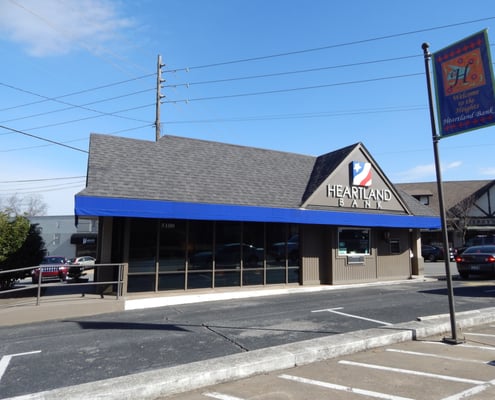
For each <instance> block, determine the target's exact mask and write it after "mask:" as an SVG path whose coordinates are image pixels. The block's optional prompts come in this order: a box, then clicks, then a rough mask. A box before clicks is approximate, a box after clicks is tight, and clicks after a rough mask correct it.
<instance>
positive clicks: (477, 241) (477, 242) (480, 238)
mask: <svg viewBox="0 0 495 400" xmlns="http://www.w3.org/2000/svg"><path fill="white" fill-rule="evenodd" d="M485 245H495V236H494V235H477V236H474V237H472V238H469V239H468V240H466V243H464V245H463V246H461V247H457V248H456V249H455V251H454V254H455V255H456V256H459V255H461V254H462V253H463V252H464V251H465V250H466V249H467V248H468V247H471V246H485Z"/></svg>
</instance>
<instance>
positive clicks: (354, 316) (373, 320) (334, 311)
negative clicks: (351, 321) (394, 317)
mask: <svg viewBox="0 0 495 400" xmlns="http://www.w3.org/2000/svg"><path fill="white" fill-rule="evenodd" d="M342 309H343V307H337V308H326V309H324V310H314V311H311V312H312V313H319V312H331V313H334V314H339V315H343V316H345V317H351V318H357V319H362V320H364V321H369V322H375V323H377V324H380V325H392V324H390V323H388V322H384V321H379V320H377V319H371V318H365V317H360V316H359V315H353V314H347V313H343V312H341V311H337V310H342Z"/></svg>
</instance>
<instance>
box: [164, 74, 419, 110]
mask: <svg viewBox="0 0 495 400" xmlns="http://www.w3.org/2000/svg"><path fill="white" fill-rule="evenodd" d="M411 76H424V73H422V72H419V73H413V74H405V75H396V76H389V77H381V78H372V79H363V80H359V81H348V82H338V83H329V84H323V85H314V86H303V87H297V88H288V89H276V90H266V91H262V92H251V93H239V94H230V95H222V96H210V97H199V98H196V99H180V100H166V101H163V102H162V103H172V104H176V103H189V102H192V101H205V100H219V99H231V98H235V97H248V96H260V95H267V94H275V93H287V92H296V91H301V90H312V89H322V88H327V87H334V86H344V85H355V84H360V83H369V82H378V81H384V80H389V79H399V78H408V77H411Z"/></svg>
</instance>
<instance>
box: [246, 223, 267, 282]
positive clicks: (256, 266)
mask: <svg viewBox="0 0 495 400" xmlns="http://www.w3.org/2000/svg"><path fill="white" fill-rule="evenodd" d="M264 237H265V232H264V224H262V223H255V222H247V223H244V224H243V229H242V241H243V246H242V284H243V285H262V284H263V283H264V282H265V274H264V259H265V250H264V247H265V243H264Z"/></svg>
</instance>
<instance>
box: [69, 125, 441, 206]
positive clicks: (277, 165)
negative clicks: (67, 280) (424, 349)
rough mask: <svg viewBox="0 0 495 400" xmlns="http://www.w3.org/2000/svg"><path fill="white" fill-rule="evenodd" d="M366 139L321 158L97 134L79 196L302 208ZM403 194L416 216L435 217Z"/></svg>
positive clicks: (189, 141)
mask: <svg viewBox="0 0 495 400" xmlns="http://www.w3.org/2000/svg"><path fill="white" fill-rule="evenodd" d="M360 145H361V144H360V143H357V144H354V145H350V146H347V147H345V148H342V149H339V150H336V151H334V152H330V153H327V154H324V155H322V156H319V157H314V156H308V155H301V154H295V153H287V152H281V151H274V150H266V149H260V148H253V147H246V146H239V145H232V144H225V143H218V142H211V141H206V140H197V139H189V138H184V137H176V136H170V135H167V136H163V137H161V138H160V139H159V140H158V141H156V142H155V141H145V140H137V139H129V138H122V137H116V136H110V135H102V134H92V135H91V140H90V156H89V161H88V175H87V187H86V188H85V189H84V190H83V191H82V192H80V193H79V194H78V196H93V197H104V198H122V199H144V200H161V201H173V202H187V203H203V204H209V203H211V204H227V205H248V206H262V207H275V208H299V207H300V206H301V204H302V203H303V202H304V199H305V198H307V197H308V196H309V195H311V193H312V192H313V191H315V190H316V189H317V188H318V187H319V186H320V185H321V183H322V182H323V181H324V179H325V178H326V177H328V175H329V174H330V173H331V172H332V170H333V169H335V168H337V167H338V166H339V164H340V163H341V162H342V160H343V159H344V158H345V157H346V156H347V155H348V154H349V153H350V152H351V151H353V149H355V148H356V146H360ZM399 193H400V195H401V197H402V198H403V200H404V202H405V204H406V206H407V207H408V209H409V210H410V212H411V214H412V215H418V216H433V215H435V213H434V212H432V210H431V209H430V208H428V207H425V206H423V205H422V204H420V203H419V202H418V201H417V200H415V199H414V198H413V197H412V196H410V195H408V194H407V193H404V192H399Z"/></svg>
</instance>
